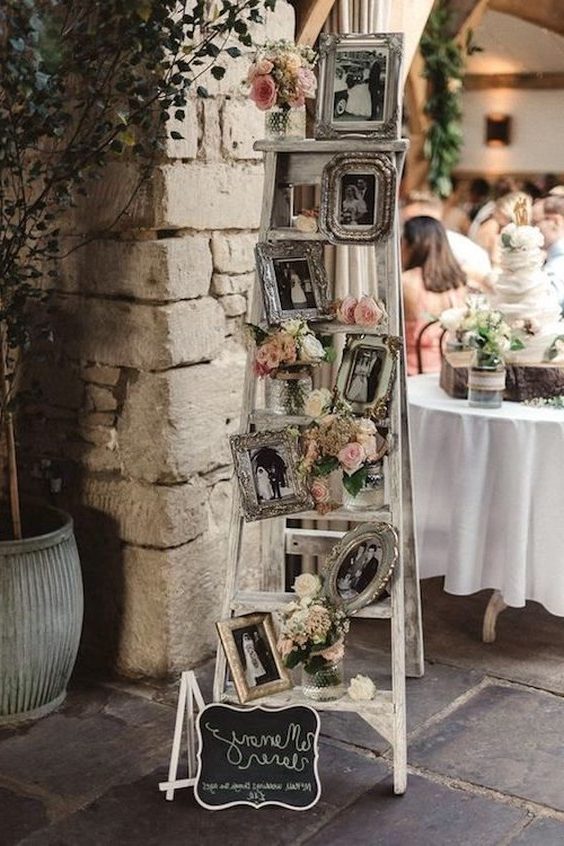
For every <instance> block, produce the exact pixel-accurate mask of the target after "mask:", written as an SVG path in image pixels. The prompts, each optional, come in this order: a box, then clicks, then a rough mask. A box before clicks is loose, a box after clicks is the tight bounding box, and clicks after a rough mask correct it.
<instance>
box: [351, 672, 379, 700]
mask: <svg viewBox="0 0 564 846" xmlns="http://www.w3.org/2000/svg"><path fill="white" fill-rule="evenodd" d="M375 693H376V685H375V684H374V682H373V681H372V679H369V678H368V676H362V675H360V673H359V674H358V675H357V676H355V677H354V679H351V680H350V682H349V696H350V698H351V699H354V701H355V702H360V701H361V700H363V699H364V700H366V699H374V694H375Z"/></svg>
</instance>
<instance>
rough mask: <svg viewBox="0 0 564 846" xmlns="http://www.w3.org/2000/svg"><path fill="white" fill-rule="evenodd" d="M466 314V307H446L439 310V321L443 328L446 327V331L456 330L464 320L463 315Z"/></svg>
mask: <svg viewBox="0 0 564 846" xmlns="http://www.w3.org/2000/svg"><path fill="white" fill-rule="evenodd" d="M465 314H466V308H465V307H461V308H446V309H445V310H444V311H443V312H441V316H440V318H439V319H440V322H441V326H442V327H443V329H446V330H447V332H456V331H457V329H460V327H461V326H462V321H463V320H464V315H465Z"/></svg>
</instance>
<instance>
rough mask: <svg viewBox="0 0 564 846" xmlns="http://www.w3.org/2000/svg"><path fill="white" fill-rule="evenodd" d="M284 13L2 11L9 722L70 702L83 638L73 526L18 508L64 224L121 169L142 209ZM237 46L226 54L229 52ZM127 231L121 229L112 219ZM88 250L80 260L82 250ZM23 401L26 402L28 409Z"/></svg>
mask: <svg viewBox="0 0 564 846" xmlns="http://www.w3.org/2000/svg"><path fill="white" fill-rule="evenodd" d="M275 2H276V0H244V2H230V0H222V2H221V3H207V2H203V0H197V2H183V3H180V4H179V3H178V2H177V1H176V0H103V1H102V0H88V2H84V1H83V0H4V3H3V5H2V9H1V10H0V79H1V86H0V414H1V417H0V424H1V428H2V435H3V446H4V448H3V454H4V455H5V457H6V467H7V473H6V477H7V486H6V493H5V496H4V509H3V511H2V516H3V519H2V521H1V524H0V722H6V721H9V722H13V721H15V720H18V719H29V718H32V717H38V716H40V715H43V714H45V713H48V712H49V711H50V710H52V709H54V708H56V707H57V706H58V705H59V704H60V703H61V702H62V700H63V699H64V696H65V691H66V685H67V682H68V679H69V677H70V674H71V672H72V669H73V666H74V662H75V659H76V654H77V650H78V644H79V639H80V633H81V627H82V610H83V594H82V583H81V574H80V565H79V559H78V552H77V546H76V542H75V539H74V534H73V523H72V519H71V517H70V516H69V515H68V514H66V513H64V512H62V511H60V510H57V509H54V508H51V507H49V506H46V505H44V504H41V503H27V502H26V501H25V500H24V501H21V502H20V491H19V485H18V477H17V466H18V461H17V450H16V445H17V437H16V431H17V423H18V411H19V408H20V407H21V406H20V403H21V401H22V397H23V392H22V384H23V382H22V372H23V371H24V370H25V367H26V359H27V356H28V353H29V351H30V350H32V349H33V348H34V345H36V344H37V343H38V339H39V338H40V337H43V338H45V337H46V336H48V333H49V331H50V330H49V327H48V326H47V325H46V322H45V317H46V314H47V313H48V309H47V307H46V306H47V301H48V298H49V290H50V288H52V287H53V284H54V283H55V282H56V277H57V273H58V270H57V268H58V260H59V259H60V258H61V254H62V247H61V239H60V237H59V233H60V228H59V227H60V225H61V223H60V222H61V219H62V218H63V217H64V215H65V214H67V213H68V209H70V208H72V207H73V206H74V205H75V204H76V203H77V202H78V201H79V200H80V197H81V195H82V196H84V195H87V194H88V190H89V186H90V185H91V183H92V180H94V179H97V178H100V176H101V175H102V173H103V169H104V166H105V165H107V164H108V162H110V161H111V160H114V159H116V158H118V157H121V158H122V159H126V160H127V161H128V163H129V164H131V165H132V166H133V167H134V169H135V171H136V173H137V177H136V182H135V186H134V188H133V190H132V192H131V196H130V197H129V199H128V200H127V201H126V203H124V206H123V209H122V211H121V213H122V214H123V212H125V210H126V208H127V206H128V205H129V204H130V202H131V201H132V199H133V197H134V196H135V194H136V193H137V191H138V190H139V188H140V187H141V185H142V184H143V182H144V181H145V180H146V179H147V178H148V177H149V176H150V173H151V170H152V168H153V167H154V166H155V164H156V163H157V162H158V160H159V155H160V151H161V150H162V142H163V140H164V139H165V138H166V135H167V132H168V133H169V134H170V136H171V137H173V138H181V137H182V136H181V134H180V133H179V132H178V131H176V130H174V129H172V131H171V130H170V125H171V122H172V121H175V122H177V124H178V122H180V123H181V122H182V121H183V120H184V118H185V111H184V109H185V106H186V102H187V98H188V97H189V96H190V94H191V89H195V93H196V94H197V96H200V97H206V96H207V91H206V89H205V87H203V86H202V85H199V84H198V81H199V79H200V77H202V75H203V74H205V73H207V72H208V71H209V73H211V75H212V76H213V77H215V78H216V79H221V77H222V76H223V74H224V72H225V68H224V67H223V65H222V60H223V59H224V58H225V57H227V56H229V57H234V56H237V55H239V47H238V46H236V44H237V43H241V44H243V45H244V46H246V47H250V46H251V44H252V42H251V36H250V33H249V24H250V23H253V22H260V20H261V9H262V8H270V9H272V8H274V4H275ZM226 45H230V46H226ZM116 222H117V221H116ZM75 248H76V247H75ZM23 399H24V400H25V397H23Z"/></svg>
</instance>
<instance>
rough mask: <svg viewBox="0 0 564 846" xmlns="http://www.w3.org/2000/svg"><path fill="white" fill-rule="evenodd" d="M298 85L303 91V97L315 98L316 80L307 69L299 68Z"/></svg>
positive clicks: (312, 73)
mask: <svg viewBox="0 0 564 846" xmlns="http://www.w3.org/2000/svg"><path fill="white" fill-rule="evenodd" d="M298 85H299V86H300V88H301V89H302V91H303V94H304V97H315V92H316V91H317V79H316V77H315V74H314V72H313V71H312V70H310V69H309V68H300V69H299V71H298Z"/></svg>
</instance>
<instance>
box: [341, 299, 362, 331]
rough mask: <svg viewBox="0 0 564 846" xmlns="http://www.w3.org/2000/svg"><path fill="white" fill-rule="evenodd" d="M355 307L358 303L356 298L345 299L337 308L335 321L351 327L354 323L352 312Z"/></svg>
mask: <svg viewBox="0 0 564 846" xmlns="http://www.w3.org/2000/svg"><path fill="white" fill-rule="evenodd" d="M357 305H358V301H357V299H356V297H351V296H348V297H345V299H344V300H341V302H340V303H339V305H338V306H337V320H340V322H341V323H348V324H349V325H352V324H353V323H354V312H355V309H356V307H357Z"/></svg>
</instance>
